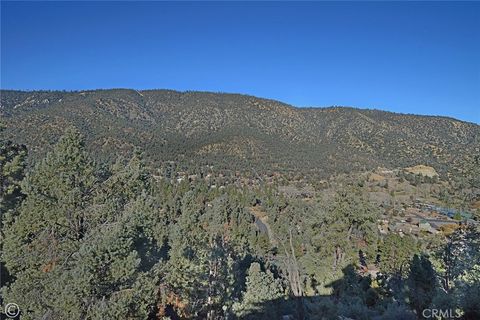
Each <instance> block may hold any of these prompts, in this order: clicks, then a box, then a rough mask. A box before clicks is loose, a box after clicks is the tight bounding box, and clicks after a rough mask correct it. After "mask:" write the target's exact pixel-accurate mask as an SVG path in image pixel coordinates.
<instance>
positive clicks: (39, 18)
mask: <svg viewBox="0 0 480 320" xmlns="http://www.w3.org/2000/svg"><path fill="white" fill-rule="evenodd" d="M1 87H2V88H4V89H5V88H9V89H66V90H77V89H94V88H116V87H122V88H135V89H147V88H169V89H177V90H206V91H221V92H238V93H246V94H252V95H256V96H260V97H267V98H273V99H278V100H281V101H284V102H287V103H291V104H293V105H296V106H330V105H345V106H357V107H363V108H376V109H384V110H390V111H395V112H404V113H418V114H431V115H446V116H453V117H456V118H459V119H462V120H467V121H472V122H476V123H480V3H479V2H402V3H400V2H305V3H294V2H243V3H240V2H212V3H199V2H190V3H188V2H176V3H174V2H140V3H139V2H136V3H134V2H84V3H80V2H4V1H2V2H1Z"/></svg>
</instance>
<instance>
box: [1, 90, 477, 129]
mask: <svg viewBox="0 0 480 320" xmlns="http://www.w3.org/2000/svg"><path fill="white" fill-rule="evenodd" d="M116 90H120V91H133V92H137V93H142V92H150V91H164V92H171V93H178V94H186V93H200V94H202V93H204V94H219V95H230V96H244V97H250V98H254V99H262V100H270V101H273V102H276V103H279V104H283V105H286V106H289V107H291V108H294V109H302V110H303V109H305V110H310V109H311V110H318V109H336V108H339V109H352V110H360V111H362V110H368V111H379V112H386V113H391V114H396V115H405V116H418V117H433V118H445V119H448V120H455V121H459V122H465V123H470V124H475V125H480V123H476V122H474V121H468V120H463V119H459V118H455V117H453V116H446V115H440V114H438V115H434V114H421V113H409V112H397V111H391V110H388V108H386V109H381V108H376V107H357V106H351V105H336V104H335V105H328V106H316V105H308V106H297V105H295V104H291V103H288V102H284V101H281V100H280V99H273V98H265V97H260V96H257V95H253V94H248V93H240V92H223V91H207V90H175V89H160V88H158V89H155V88H152V89H138V90H137V89H131V88H120V87H119V88H101V89H85V90H57V89H55V90H37V89H32V90H25V89H0V93H2V92H6V93H9V92H17V93H18V92H21V93H52V92H58V93H87V92H99V91H116Z"/></svg>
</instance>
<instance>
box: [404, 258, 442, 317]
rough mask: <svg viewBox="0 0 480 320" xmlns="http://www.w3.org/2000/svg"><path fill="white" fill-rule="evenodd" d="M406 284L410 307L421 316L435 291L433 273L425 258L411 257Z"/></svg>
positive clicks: (435, 281)
mask: <svg viewBox="0 0 480 320" xmlns="http://www.w3.org/2000/svg"><path fill="white" fill-rule="evenodd" d="M407 283H408V289H409V290H408V297H409V302H410V305H411V306H412V308H413V309H414V310H415V311H416V312H417V314H421V313H422V311H423V310H424V309H427V308H428V307H429V305H430V303H431V302H432V298H433V296H434V295H435V291H436V289H437V278H436V275H435V271H434V270H433V267H432V264H431V262H430V260H428V258H427V257H425V256H424V255H421V256H418V255H414V256H413V259H412V262H411V264H410V273H409V275H408V280H407Z"/></svg>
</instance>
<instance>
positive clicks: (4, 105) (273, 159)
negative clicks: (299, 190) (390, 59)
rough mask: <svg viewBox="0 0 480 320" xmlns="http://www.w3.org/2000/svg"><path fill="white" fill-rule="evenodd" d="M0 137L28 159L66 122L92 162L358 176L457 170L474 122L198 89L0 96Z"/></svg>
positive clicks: (477, 132)
mask: <svg viewBox="0 0 480 320" xmlns="http://www.w3.org/2000/svg"><path fill="white" fill-rule="evenodd" d="M0 93H1V99H0V101H1V107H0V115H1V116H2V118H5V119H6V120H7V121H5V122H7V125H6V126H7V130H6V132H5V134H6V135H7V136H8V137H9V138H10V139H12V140H16V141H18V142H20V143H25V144H27V146H29V149H30V150H31V151H32V153H33V154H34V155H36V154H42V153H44V152H45V151H46V148H45V146H47V145H48V144H49V143H50V142H53V141H54V140H55V139H57V138H58V137H59V136H60V135H61V133H62V131H64V129H65V128H66V127H68V126H75V127H77V128H79V129H80V130H81V131H82V132H83V133H84V134H85V135H86V137H87V140H90V141H92V142H93V143H94V145H95V146H94V148H95V149H96V151H97V152H98V154H99V156H103V157H109V155H111V154H112V153H126V152H131V150H133V149H134V148H135V147H140V148H141V149H143V150H144V151H145V152H146V153H147V155H148V156H149V157H150V158H151V160H152V161H153V162H154V163H155V162H162V161H167V160H174V161H180V162H187V163H188V162H189V163H196V164H207V163H215V164H216V165H217V166H219V167H222V168H230V169H242V168H247V167H250V166H253V167H255V168H256V169H258V170H261V171H271V170H280V171H282V170H286V171H296V172H302V173H305V172H311V171H316V172H322V175H330V174H333V173H341V172H349V171H358V170H365V169H368V168H372V167H375V166H384V167H406V166H411V165H416V164H425V165H431V166H433V167H435V168H436V169H438V170H439V171H440V172H443V173H445V172H447V171H449V170H450V169H452V170H456V171H459V172H461V171H464V170H465V167H466V164H468V163H469V162H471V161H472V159H470V158H472V156H471V155H470V152H468V151H469V150H475V149H476V148H478V147H479V141H478V137H479V136H480V126H479V125H477V124H475V123H471V122H466V121H462V120H458V119H454V118H450V117H443V116H424V115H411V114H402V113H395V112H389V111H383V110H376V109H357V108H353V107H339V106H332V107H326V108H324V107H318V108H317V107H315V108H312V107H309V108H302V107H295V106H292V105H290V104H287V103H283V102H280V101H277V100H273V99H264V98H258V97H255V96H250V95H242V94H230V93H215V92H206V91H201V92H199V91H184V92H181V91H175V90H168V89H161V90H134V89H110V90H107V89H105V90H103V89H102V90H81V91H71V92H63V91H15V90H2V91H1V92H0Z"/></svg>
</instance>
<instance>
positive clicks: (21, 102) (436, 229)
mask: <svg viewBox="0 0 480 320" xmlns="http://www.w3.org/2000/svg"><path fill="white" fill-rule="evenodd" d="M0 110H1V116H2V117H1V121H0V226H1V230H0V246H1V250H0V252H1V253H2V254H1V258H0V267H1V269H0V271H1V273H2V274H1V283H0V285H1V290H0V293H1V295H0V305H1V306H0V310H10V309H8V308H7V309H6V306H8V304H9V303H15V304H16V305H18V311H19V312H20V315H19V318H21V319H25V320H29V319H31V320H33V319H45V320H64V319H88V320H90V319H91V320H95V319H152V320H153V319H159V320H160V319H161V320H166V319H171V320H174V319H209V320H227V319H253V320H256V319H266V320H267V319H268V320H271V319H282V320H285V319H295V320H297V319H298V320H304V319H308V320H313V319H361V320H370V319H376V320H390V319H412V320H414V319H423V318H425V317H427V315H428V316H431V315H432V312H433V310H436V312H438V311H439V310H440V311H442V312H443V313H442V314H445V312H448V315H449V317H450V318H457V317H458V318H461V319H463V320H473V319H479V317H480V309H479V304H478V301H480V230H479V226H480V156H479V155H478V153H479V152H478V151H479V142H478V140H477V138H478V136H479V133H480V126H478V125H476V124H472V123H466V122H461V121H458V120H455V119H450V118H444V117H424V116H414V115H403V114H394V113H389V112H382V111H376V110H359V109H353V108H340V107H332V108H325V109H318V108H305V109H303V108H295V107H292V106H289V105H286V104H283V103H280V102H277V101H273V100H266V99H259V98H255V97H250V96H244V95H235V94H219V93H205V92H185V93H181V92H175V91H167V90H147V91H134V90H96V91H84V92H20V91H2V92H1V109H0ZM322 176H323V177H322ZM327 177H328V178H327ZM15 310H16V309H15ZM425 311H426V312H427V313H425ZM0 317H3V315H2V314H0ZM10 318H15V317H10ZM17 318H18V317H17Z"/></svg>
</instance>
